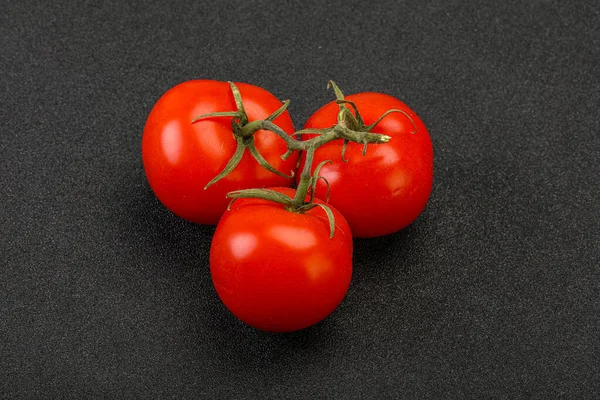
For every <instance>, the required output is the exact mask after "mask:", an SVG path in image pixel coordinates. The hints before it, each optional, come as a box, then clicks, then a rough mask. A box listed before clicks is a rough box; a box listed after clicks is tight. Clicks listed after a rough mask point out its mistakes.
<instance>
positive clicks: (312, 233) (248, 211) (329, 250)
mask: <svg viewBox="0 0 600 400" xmlns="http://www.w3.org/2000/svg"><path fill="white" fill-rule="evenodd" d="M273 190H276V191H278V192H280V193H283V194H286V195H288V196H291V197H293V195H294V190H293V189H289V188H275V189H273ZM315 200H316V202H319V203H322V202H321V201H320V200H317V199H315ZM331 209H332V212H333V215H334V217H335V231H334V235H333V238H330V237H329V236H330V229H329V221H328V219H327V216H326V214H325V212H324V210H323V209H322V208H320V207H315V208H313V209H311V210H309V211H306V212H305V213H296V212H291V211H287V210H286V209H285V208H284V206H282V205H281V204H277V203H273V202H269V201H266V200H259V199H239V200H237V201H235V202H234V203H233V204H232V206H231V210H230V211H226V212H225V214H223V217H222V218H221V220H220V221H219V224H218V225H217V229H216V231H215V234H214V237H213V241H212V244H211V248H210V271H211V274H212V279H213V283H214V286H215V289H216V291H217V293H218V295H219V297H220V298H221V300H222V301H223V303H224V304H225V306H226V307H227V308H228V309H229V310H230V311H231V312H232V313H233V314H234V315H235V316H237V317H238V318H239V319H241V320H242V321H244V322H246V323H247V324H249V325H251V326H253V327H255V328H258V329H262V330H266V331H271V332H290V331H294V330H298V329H303V328H306V327H308V326H310V325H313V324H315V323H317V322H319V321H321V320H322V319H323V318H325V317H326V316H328V315H329V314H330V313H331V312H332V311H333V310H334V309H335V308H336V307H337V306H338V304H339V303H340V302H341V301H342V299H343V298H344V296H345V294H346V292H347V290H348V287H349V285H350V278H351V276H352V234H351V232H350V227H349V226H348V223H347V222H346V220H345V219H344V217H343V216H342V215H341V214H340V213H339V212H338V211H336V210H335V209H333V208H331Z"/></svg>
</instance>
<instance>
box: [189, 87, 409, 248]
mask: <svg viewBox="0 0 600 400" xmlns="http://www.w3.org/2000/svg"><path fill="white" fill-rule="evenodd" d="M228 83H229V86H230V87H231V91H232V94H233V97H234V99H235V104H236V107H237V110H235V111H225V112H214V113H208V114H204V115H200V116H198V117H196V118H194V119H193V120H192V123H195V122H197V121H200V120H203V119H207V118H219V117H231V118H232V121H231V124H232V131H233V135H234V136H235V139H236V141H237V149H236V151H235V153H234V155H233V156H232V157H231V159H230V160H229V162H228V163H227V165H226V166H225V168H224V169H223V170H222V171H221V172H220V173H219V174H218V175H217V176H216V177H214V178H213V179H212V180H211V181H210V182H209V183H208V184H207V185H206V186H205V189H207V188H208V187H210V186H211V185H213V184H214V183H216V182H218V181H219V180H221V179H223V178H224V177H225V176H227V175H228V174H229V173H230V172H232V171H233V170H234V169H235V167H236V166H237V165H238V164H239V162H240V160H241V159H242V157H243V155H244V152H245V151H246V149H247V150H248V151H249V152H250V154H251V155H252V156H253V157H254V159H255V160H256V161H257V162H258V163H259V164H260V165H261V166H262V167H263V168H265V169H267V170H268V171H270V172H272V173H274V174H277V175H279V176H282V177H285V178H291V177H292V176H294V172H293V171H292V172H291V176H289V175H286V174H284V173H283V172H281V171H279V170H277V169H276V168H274V167H273V166H272V165H270V164H269V163H268V162H267V161H266V160H265V159H264V157H263V156H262V155H261V154H260V152H259V151H258V150H257V149H256V147H255V146H254V139H253V135H254V134H255V133H256V132H258V131H259V130H261V129H262V130H267V131H270V132H273V133H274V134H276V135H277V136H279V137H280V138H281V139H283V140H284V141H285V143H286V146H287V149H288V150H287V152H286V153H285V154H283V155H282V156H281V158H282V159H283V160H286V159H288V158H289V157H290V156H291V155H292V154H293V153H294V152H298V153H300V152H304V153H305V162H304V167H303V169H302V172H301V175H300V180H299V182H298V185H297V188H296V192H295V194H294V197H293V198H292V197H289V196H287V195H285V194H282V193H279V192H277V191H274V190H270V189H260V188H255V189H243V190H236V191H232V192H229V193H228V194H227V197H228V198H231V199H232V202H233V201H235V200H237V199H241V198H259V199H263V200H268V201H272V202H275V203H279V204H282V205H283V206H284V207H285V208H286V209H287V210H288V211H292V212H300V213H302V212H306V211H308V210H310V209H312V208H314V207H321V208H323V209H324V210H325V213H326V214H327V217H328V219H329V228H330V237H333V234H334V229H335V219H334V216H333V213H332V211H331V208H330V207H329V206H327V205H325V204H320V203H314V202H313V199H314V193H315V189H316V184H317V181H318V180H319V179H323V180H324V181H325V183H326V184H327V185H329V183H328V182H327V180H326V179H325V178H324V177H322V176H319V171H320V169H321V168H322V167H323V165H325V164H326V163H328V162H331V160H326V161H323V162H321V163H320V164H319V165H318V166H317V167H316V168H315V170H314V173H311V170H312V165H313V162H314V155H315V151H316V150H317V149H318V148H319V147H321V146H323V145H324V144H326V143H329V142H331V141H334V140H340V139H341V140H343V147H342V154H341V157H342V160H343V161H344V162H347V161H348V160H346V159H345V158H344V156H345V152H346V146H347V145H348V143H349V142H354V143H359V144H362V145H363V146H364V147H363V152H362V154H363V155H366V152H367V147H368V145H369V144H383V143H387V142H389V141H390V140H391V137H390V136H388V135H382V134H378V133H373V132H371V130H372V129H373V128H374V127H375V126H376V125H377V124H379V122H381V121H382V120H383V119H384V118H385V117H386V116H387V115H389V114H391V113H402V114H404V115H405V116H406V117H408V119H409V120H410V122H411V123H412V125H413V127H414V131H416V130H417V127H416V125H415V123H414V121H413V120H412V118H411V117H410V115H408V114H407V113H406V112H405V111H403V110H399V109H390V110H387V111H386V112H384V113H383V114H382V115H381V116H380V117H379V118H378V119H377V120H376V121H375V122H374V123H372V124H370V125H365V124H364V121H363V119H362V117H361V115H360V111H359V110H358V108H357V106H356V105H355V104H354V103H353V102H352V101H349V100H346V99H345V97H344V94H343V93H342V91H341V90H340V88H339V87H338V86H337V85H336V84H335V82H333V81H329V83H328V85H327V87H328V88H330V87H331V88H333V91H334V93H335V96H336V99H337V100H336V103H337V104H338V106H339V112H338V116H337V123H336V124H335V125H333V126H331V127H329V128H324V129H303V130H299V131H296V132H295V133H294V134H292V135H289V134H288V133H286V132H285V131H284V130H283V129H281V128H280V127H279V126H277V125H276V124H275V123H274V122H273V121H274V120H275V119H276V118H277V117H278V116H280V115H281V114H282V113H283V112H284V111H285V110H286V109H287V107H288V106H289V104H290V101H289V100H285V101H284V102H283V105H282V106H281V107H280V108H279V109H277V110H276V111H275V112H273V113H272V114H271V115H270V116H268V117H267V118H266V119H264V120H257V121H251V122H250V121H249V120H248V116H247V115H246V112H245V110H244V104H243V101H242V97H241V94H240V92H239V90H238V88H237V86H236V85H235V84H234V83H233V82H228ZM413 133H414V132H413ZM302 134H311V135H316V136H315V137H313V138H311V139H309V140H304V141H302V140H298V139H295V138H294V136H299V135H302ZM309 191H310V196H309V200H308V201H307V200H306V198H307V195H308V193H309ZM230 205H231V204H230Z"/></svg>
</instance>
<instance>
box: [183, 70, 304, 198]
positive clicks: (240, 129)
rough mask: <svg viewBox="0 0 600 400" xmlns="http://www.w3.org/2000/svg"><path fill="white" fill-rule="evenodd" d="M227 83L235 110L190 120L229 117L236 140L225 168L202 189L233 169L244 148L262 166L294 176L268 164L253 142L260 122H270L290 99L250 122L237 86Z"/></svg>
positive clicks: (283, 110) (282, 174) (282, 110)
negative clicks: (259, 118) (269, 112)
mask: <svg viewBox="0 0 600 400" xmlns="http://www.w3.org/2000/svg"><path fill="white" fill-rule="evenodd" d="M228 83H229V86H230V87H231V92H232V94H233V98H234V100H235V104H236V108H237V110H236V111H223V112H214V113H209V114H203V115H200V116H198V117H196V118H194V119H193V120H192V124H193V123H196V122H197V121H200V120H204V119H209V118H225V117H226V118H231V127H232V131H233V136H234V137H235V139H236V142H237V148H236V150H235V152H234V153H233V156H232V157H231V159H230V160H229V162H228V163H227V165H225V168H223V170H222V171H221V172H220V173H219V174H218V175H217V176H215V177H214V178H213V179H212V180H211V181H210V182H208V183H207V184H206V186H205V187H204V189H205V190H206V189H208V188H209V187H210V186H212V185H213V184H215V183H217V182H218V181H220V180H221V179H223V178H225V177H226V176H227V175H228V174H229V173H230V172H231V171H233V170H234V169H235V167H237V166H238V164H239V163H240V161H241V160H242V157H243V156H244V153H245V152H246V149H247V150H248V152H249V153H250V154H251V155H252V157H253V158H254V159H255V160H256V161H257V162H258V163H259V164H260V165H261V166H262V167H263V168H265V169H266V170H268V171H270V172H272V173H274V174H276V175H279V176H281V177H284V178H286V179H291V178H292V177H293V176H294V171H291V173H290V175H286V174H285V173H283V172H281V171H279V170H277V169H276V168H275V167H273V166H272V165H271V164H269V162H268V161H267V160H266V159H265V158H264V157H263V156H262V154H260V152H259V151H258V149H257V148H256V145H255V143H254V134H255V133H256V132H258V131H259V130H261V129H263V127H262V123H263V122H265V121H268V122H271V123H272V122H273V121H274V120H275V119H276V118H277V117H279V116H280V115H281V114H283V113H284V112H285V110H286V109H287V108H288V106H289V104H290V101H289V100H286V101H284V102H283V105H282V106H281V107H280V108H278V109H277V110H275V111H274V112H273V113H272V114H271V115H269V116H268V117H267V118H266V119H265V120H258V121H251V122H250V121H249V120H248V115H247V114H246V111H245V110H244V103H243V102H242V95H241V94H240V91H239V89H238V87H237V86H236V85H235V84H234V83H233V82H228Z"/></svg>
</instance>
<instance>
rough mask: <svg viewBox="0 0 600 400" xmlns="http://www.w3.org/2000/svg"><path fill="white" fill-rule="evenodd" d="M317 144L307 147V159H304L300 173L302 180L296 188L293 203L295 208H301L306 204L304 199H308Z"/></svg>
mask: <svg viewBox="0 0 600 400" xmlns="http://www.w3.org/2000/svg"><path fill="white" fill-rule="evenodd" d="M315 150H316V147H315V146H310V147H308V149H306V159H305V160H304V168H303V169H302V174H301V175H300V182H298V187H297V188H296V195H295V196H294V201H293V203H292V204H293V205H294V208H300V207H301V206H303V205H304V201H305V200H306V195H307V194H308V189H310V186H311V183H312V179H313V178H312V174H311V168H312V164H313V160H314V158H315Z"/></svg>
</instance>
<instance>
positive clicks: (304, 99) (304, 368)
mask: <svg viewBox="0 0 600 400" xmlns="http://www.w3.org/2000/svg"><path fill="white" fill-rule="evenodd" d="M4 3H5V4H3V6H2V8H3V11H2V13H0V48H1V51H0V70H1V74H0V104H1V106H0V127H1V134H0V204H1V207H0V225H1V229H0V232H1V233H0V234H1V240H0V371H2V374H0V397H2V398H10V399H19V398H24V399H25V398H27V399H30V398H177V399H185V398H190V399H191V398H277V399H282V398H298V399H307V398H344V399H350V398H408V399H421V398H423V399H441V398H461V399H465V398H474V399H485V398H507V399H508V398H510V399H529V398H539V399H548V398H576V399H593V398H598V397H599V396H600V383H599V382H600V367H599V360H600V349H599V347H600V340H599V337H600V229H599V226H600V206H599V201H598V197H599V194H600V135H599V132H600V113H599V106H600V69H599V68H598V66H599V65H600V7H599V6H598V5H597V4H596V2H594V1H560V2H559V1H530V2H525V1H512V0H511V1H506V2H492V1H484V2H458V1H427V2H417V1H414V2H412V1H411V2H396V1H384V2H378V3H367V2H341V1H328V2H326V3H321V2H317V1H304V2H291V1H285V2H268V1H254V2H253V1H245V2H236V1H223V2H216V1H215V2H192V1H186V2H184V1H173V2H168V3H164V2H148V4H147V5H144V6H142V5H141V4H138V3H137V2H129V1H106V2H103V3H102V4H99V3H96V2H91V1H86V2H79V3H78V4H75V3H73V2H68V1H62V0H61V1H53V2H46V3H42V2H34V1H20V2H13V3H9V2H4ZM195 78H212V79H219V80H235V81H245V82H250V83H254V84H257V85H261V86H263V87H265V88H266V89H268V90H270V91H271V92H272V93H274V94H275V95H277V96H278V97H279V98H282V99H284V98H290V99H291V100H292V105H291V106H290V112H291V113H292V118H293V119H294V122H295V124H296V126H297V127H298V128H300V127H301V125H302V124H303V123H304V121H305V120H306V119H307V118H308V116H309V115H310V114H311V113H312V112H313V111H314V110H316V109H317V108H318V107H320V106H321V105H322V104H324V103H325V102H326V101H329V100H330V99H331V98H332V93H331V92H329V91H327V90H326V82H327V80H329V79H334V80H335V81H336V82H337V83H338V84H339V85H340V86H341V87H342V89H343V90H344V91H345V92H346V93H355V92H360V91H381V92H385V93H388V94H391V95H393V96H396V97H398V98H400V99H401V100H403V101H404V102H406V103H407V104H409V105H410V106H411V107H412V108H413V109H414V110H415V111H416V112H417V113H418V114H419V115H420V116H421V118H422V119H423V120H424V122H425V123H426V124H427V126H428V127H429V130H430V134H431V137H432V140H433V144H434V150H435V157H436V158H435V182H434V188H433V193H432V196H431V199H430V202H429V205H428V207H427V209H426V211H425V212H424V214H423V215H422V216H421V217H420V218H419V219H418V220H417V222H415V223H414V224H413V225H412V226H411V227H409V228H407V229H406V230H405V231H403V232H400V233H398V234H395V235H391V236H388V237H383V238H379V239H373V240H357V241H356V249H355V255H354V257H355V267H354V268H355V270H354V277H353V281H352V285H351V287H350V291H349V292H348V295H347V297H346V299H345V300H344V302H343V303H342V305H341V306H340V307H339V308H338V309H337V310H336V311H335V312H334V313H333V314H332V315H331V316H330V317H329V318H327V319H326V320H325V321H323V322H321V323H319V324H318V325H316V326H314V327H312V328H309V329H307V330H304V331H301V332H297V333H293V334H287V335H274V334H268V333H263V332H259V331H255V330H253V329H252V328H249V327H247V326H245V325H244V324H242V323H241V322H239V321H238V320H236V319H235V318H234V317H233V316H232V315H231V314H229V313H228V311H227V310H226V309H225V308H224V307H223V306H222V304H221V303H220V301H219V299H218V298H217V296H216V293H215V292H214V289H213V287H212V283H211V280H210V275H209V271H208V248H209V245H210V239H211V233H212V231H213V228H210V227H202V226H197V225H193V224H190V223H187V222H184V221H182V220H180V219H178V218H177V217H175V216H174V215H172V214H171V213H169V212H168V211H167V210H166V209H164V208H163V207H162V206H161V204H160V203H159V202H158V201H157V200H156V198H155V197H154V195H153V194H152V192H151V190H150V188H149V186H148V184H147V182H146V180H145V177H144V172H143V169H142V165H141V151H140V143H141V142H140V141H141V133H142V129H143V125H144V121H145V118H146V116H147V114H148V112H149V111H150V108H151V107H152V105H153V104H154V102H155V101H156V100H157V99H158V98H159V97H160V95H161V94H162V93H163V92H165V91H166V90H167V89H168V88H170V87H171V86H173V85H175V84H177V83H179V82H181V81H184V80H188V79H195Z"/></svg>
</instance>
